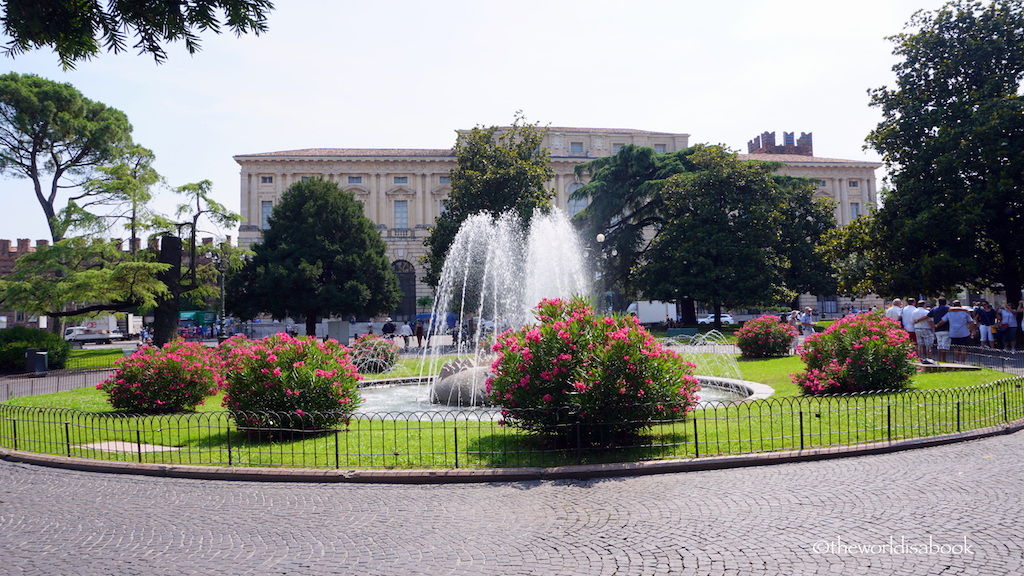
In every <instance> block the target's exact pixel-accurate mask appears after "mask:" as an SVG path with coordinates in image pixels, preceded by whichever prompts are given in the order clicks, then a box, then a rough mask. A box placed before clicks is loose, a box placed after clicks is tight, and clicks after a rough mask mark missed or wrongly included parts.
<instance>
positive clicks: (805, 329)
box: [800, 306, 814, 338]
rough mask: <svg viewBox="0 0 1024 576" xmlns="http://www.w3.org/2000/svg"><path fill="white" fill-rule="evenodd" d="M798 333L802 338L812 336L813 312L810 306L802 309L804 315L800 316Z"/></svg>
mask: <svg viewBox="0 0 1024 576" xmlns="http://www.w3.org/2000/svg"><path fill="white" fill-rule="evenodd" d="M800 331H801V332H802V333H803V335H804V338H806V337H808V336H810V335H811V334H814V312H813V311H812V310H811V307H810V306H807V307H806V308H804V313H803V314H801V315H800Z"/></svg>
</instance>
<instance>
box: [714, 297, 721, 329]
mask: <svg viewBox="0 0 1024 576" xmlns="http://www.w3.org/2000/svg"><path fill="white" fill-rule="evenodd" d="M721 329H722V305H721V304H717V303H716V304H715V330H721Z"/></svg>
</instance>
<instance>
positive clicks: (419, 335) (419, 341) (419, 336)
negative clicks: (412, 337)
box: [416, 320, 425, 348]
mask: <svg viewBox="0 0 1024 576" xmlns="http://www.w3.org/2000/svg"><path fill="white" fill-rule="evenodd" d="M424 332H425V330H424V329H423V320H417V321H416V347H417V348H423V333H424Z"/></svg>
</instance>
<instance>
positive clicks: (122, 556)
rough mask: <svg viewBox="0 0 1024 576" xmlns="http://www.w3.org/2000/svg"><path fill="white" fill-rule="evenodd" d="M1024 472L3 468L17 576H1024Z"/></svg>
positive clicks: (980, 461)
mask: <svg viewBox="0 0 1024 576" xmlns="http://www.w3.org/2000/svg"><path fill="white" fill-rule="evenodd" d="M1021 462H1024V433H1018V434H1013V435H1008V436H997V437H992V438H987V439H983V440H975V441H971V442H964V443H958V444H951V445H946V446H940V447H934V448H927V449H921V450H912V451H907V452H900V453H894V454H886V455H876V456H866V457H854V458H841V459H836V460H828V461H819V462H802V463H794V464H782V465H775V466H765V467H756V468H742V469H732V470H715V471H704V472H689V473H679V474H665V475H660V476H646V477H631V478H621V479H602V480H592V481H536V482H510V483H492V484H439V485H385V484H300V483H252V482H228V481H216V480H214V481H210V480H188V479H173V478H153V477H139V476H131V475H113V474H98V473H87V472H73V471H66V470H59V469H48V468H41V467H35V466H31V465H25V464H15V463H11V462H4V461H0V574H3V575H14V574H45V575H48V576H49V575H62V574H74V575H94V574H96V575H99V574H102V575H108V574H109V575H113V574H116V575H133V574H140V575H141V574H145V575H150V574H154V575H161V574H175V575H178V574H255V575H270V574H288V575H292V574H303V575H305V574H371V575H378V574H379V575H389V576H391V575H405V574H452V575H481V574H500V575H505V574H544V575H547V574H552V575H569V574H586V575H588V576H592V575H602V574H607V575H612V574H614V575H621V574H701V575H704V574H738V575H739V574H742V575H749V574H771V575H775V574H787V575H802V574H830V575H832V574H884V575H890V574H900V575H904V574H905V575H914V576H921V575H979V576H981V575H984V576H991V575H1010V574H1022V573H1024V544H1022V543H1024V502H1022V496H1021V492H1022V489H1024V466H1022V465H1021ZM858 546H861V547H863V548H858Z"/></svg>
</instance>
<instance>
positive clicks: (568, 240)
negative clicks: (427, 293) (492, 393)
mask: <svg viewBox="0 0 1024 576" xmlns="http://www.w3.org/2000/svg"><path fill="white" fill-rule="evenodd" d="M582 254H583V251H582V249H581V247H580V242H579V239H578V238H577V236H576V232H575V230H573V228H572V225H571V224H570V223H569V219H568V217H567V216H566V215H565V213H564V212H561V211H559V210H554V211H552V212H551V213H548V214H542V213H540V212H538V213H536V214H535V215H534V216H533V218H532V219H531V220H530V223H529V225H528V227H526V229H524V228H523V226H522V225H521V224H520V223H519V221H518V219H517V218H516V216H515V215H514V214H512V213H506V214H503V215H501V216H500V217H498V218H493V217H491V216H490V215H488V214H476V215H474V216H471V217H470V218H468V219H467V220H466V221H465V222H463V224H462V226H461V227H460V228H459V232H458V234H456V236H455V240H454V241H453V242H452V245H451V248H450V249H449V250H448V257H447V259H446V260H445V264H444V268H443V269H442V272H441V277H440V281H439V283H438V287H437V293H436V297H435V301H434V308H433V310H432V317H433V318H443V317H445V314H446V313H448V312H452V313H454V314H455V315H456V317H457V320H456V326H455V331H454V333H453V334H452V335H451V336H452V344H451V346H450V347H442V346H431V347H430V348H429V349H428V354H429V355H428V356H426V357H425V358H424V364H425V365H427V366H429V373H432V374H436V373H438V372H439V368H441V367H439V366H438V364H439V363H440V361H439V357H440V356H441V354H455V355H458V356H468V357H469V358H471V360H468V361H467V360H460V361H459V363H458V365H457V366H454V367H451V368H448V369H441V370H440V372H441V374H440V376H439V377H438V378H437V379H435V381H434V386H433V389H432V392H431V400H432V401H434V402H439V403H442V404H449V405H460V406H461V405H473V406H477V405H481V404H484V403H485V402H486V397H485V394H484V391H483V388H484V381H485V380H486V378H487V373H488V370H489V368H490V363H491V360H490V358H489V356H490V352H489V350H488V346H489V344H490V341H491V339H492V338H493V335H494V334H496V333H501V332H503V331H504V330H506V329H508V328H518V327H520V326H523V325H525V324H528V323H530V322H533V321H534V318H533V314H532V312H531V310H532V308H533V307H534V306H536V305H537V303H538V302H540V300H541V299H542V298H568V297H570V296H573V295H588V294H589V293H590V292H591V291H592V280H591V279H592V277H593V276H592V274H590V273H588V272H587V270H586V269H585V266H584V259H583V257H582ZM436 324H441V326H439V327H438V326H436ZM437 328H443V329H447V326H445V325H444V324H443V323H440V322H437V323H435V326H432V327H431V332H432V336H435V337H436V336H438V335H440V333H439V331H438V330H437ZM432 340H433V338H432Z"/></svg>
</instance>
